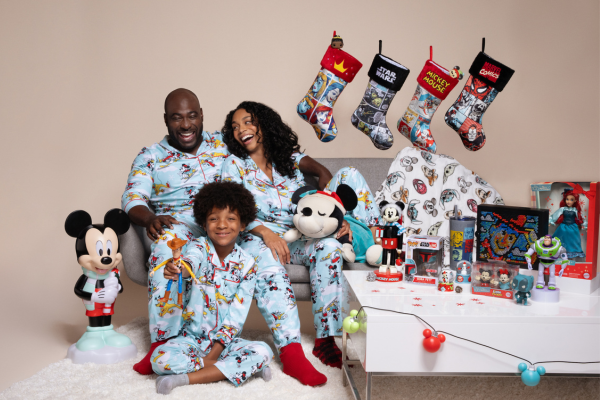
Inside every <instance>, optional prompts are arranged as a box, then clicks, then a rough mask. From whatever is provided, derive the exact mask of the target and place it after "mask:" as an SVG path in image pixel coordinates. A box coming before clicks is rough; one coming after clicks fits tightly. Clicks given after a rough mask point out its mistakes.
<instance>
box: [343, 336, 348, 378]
mask: <svg viewBox="0 0 600 400" xmlns="http://www.w3.org/2000/svg"><path fill="white" fill-rule="evenodd" d="M347 346H348V333H346V330H343V332H342V364H343V363H345V362H346V354H348V349H347ZM342 385H343V386H348V379H347V378H346V374H345V373H344V371H342Z"/></svg>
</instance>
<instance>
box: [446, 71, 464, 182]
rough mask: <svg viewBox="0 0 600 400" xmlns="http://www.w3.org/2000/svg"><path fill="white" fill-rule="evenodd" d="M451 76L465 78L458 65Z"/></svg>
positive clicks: (451, 72) (459, 78)
mask: <svg viewBox="0 0 600 400" xmlns="http://www.w3.org/2000/svg"><path fill="white" fill-rule="evenodd" d="M450 76H451V77H453V78H454V79H458V80H459V81H460V80H461V79H462V78H463V73H462V71H461V70H460V67H459V66H458V65H457V66H455V67H454V68H452V69H451V70H450ZM465 193H466V192H465Z"/></svg>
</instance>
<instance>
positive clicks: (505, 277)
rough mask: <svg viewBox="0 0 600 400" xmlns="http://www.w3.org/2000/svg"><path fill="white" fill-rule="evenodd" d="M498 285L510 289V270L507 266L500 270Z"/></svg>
mask: <svg viewBox="0 0 600 400" xmlns="http://www.w3.org/2000/svg"><path fill="white" fill-rule="evenodd" d="M497 285H498V287H499V288H500V289H502V290H510V271H509V270H508V269H506V268H500V269H499V270H498V283H497Z"/></svg>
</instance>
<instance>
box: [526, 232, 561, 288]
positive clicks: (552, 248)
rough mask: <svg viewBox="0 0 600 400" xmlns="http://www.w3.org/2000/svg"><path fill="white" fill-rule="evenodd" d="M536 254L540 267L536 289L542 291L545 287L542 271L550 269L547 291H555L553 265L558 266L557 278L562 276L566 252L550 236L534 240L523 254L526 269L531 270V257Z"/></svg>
mask: <svg viewBox="0 0 600 400" xmlns="http://www.w3.org/2000/svg"><path fill="white" fill-rule="evenodd" d="M533 253H536V254H537V256H538V258H539V259H540V265H539V267H538V279H537V285H536V286H535V287H536V288H537V289H543V288H544V286H545V282H544V269H545V268H549V269H550V280H549V281H548V289H549V290H556V275H555V270H554V268H555V265H556V264H560V267H561V268H560V272H559V276H562V274H563V272H564V271H565V268H566V266H567V263H568V262H569V259H568V258H567V251H566V250H565V248H564V247H563V246H562V243H561V242H560V239H558V238H553V237H552V236H550V235H546V236H544V237H543V238H541V239H539V240H536V241H535V242H534V244H533V246H531V248H530V249H529V250H528V251H527V254H525V258H526V259H527V267H528V268H529V269H530V270H532V269H533V265H532V264H531V255H532V254H533ZM559 258H560V260H559Z"/></svg>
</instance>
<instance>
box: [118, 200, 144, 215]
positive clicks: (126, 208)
mask: <svg viewBox="0 0 600 400" xmlns="http://www.w3.org/2000/svg"><path fill="white" fill-rule="evenodd" d="M135 206H144V207H146V208H147V209H150V207H148V203H146V202H145V201H144V200H140V199H136V200H131V201H130V202H128V203H126V204H125V206H124V207H123V211H125V212H126V213H129V210H131V209H132V208H133V207H135Z"/></svg>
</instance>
